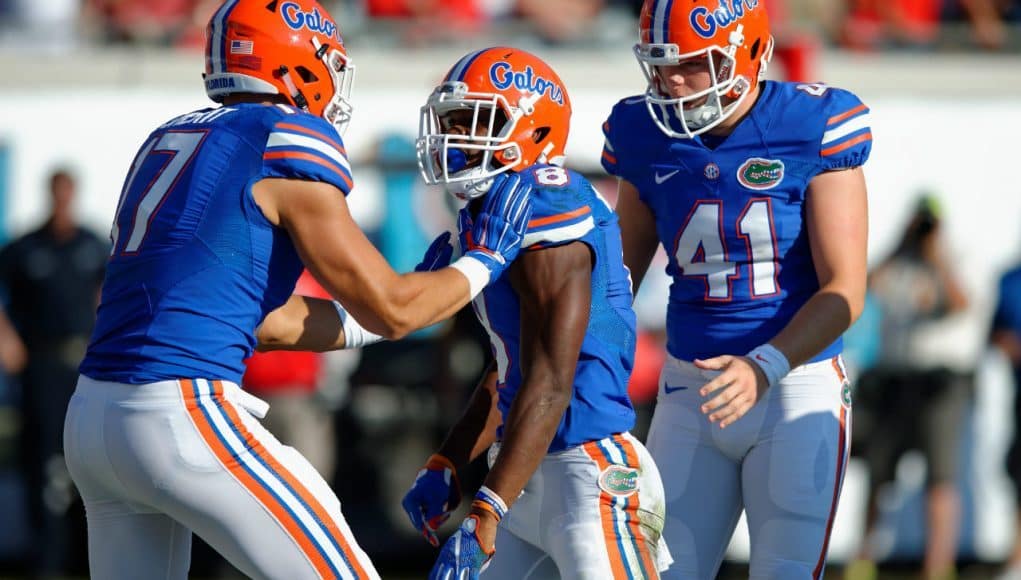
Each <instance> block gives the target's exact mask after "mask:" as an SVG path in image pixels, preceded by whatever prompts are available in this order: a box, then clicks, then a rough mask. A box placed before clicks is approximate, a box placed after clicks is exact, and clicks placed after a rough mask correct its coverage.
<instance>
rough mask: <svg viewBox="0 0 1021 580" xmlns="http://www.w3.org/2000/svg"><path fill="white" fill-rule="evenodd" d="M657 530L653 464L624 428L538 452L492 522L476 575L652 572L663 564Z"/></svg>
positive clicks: (549, 578) (549, 579) (501, 579)
mask: <svg viewBox="0 0 1021 580" xmlns="http://www.w3.org/2000/svg"><path fill="white" fill-rule="evenodd" d="M498 452H499V445H494V446H493V449H491V450H490V465H492V460H493V459H494V458H495V457H496V454H497V453H498ZM662 529H663V483H662V482H661V481H660V478H659V471H658V470H657V469H656V464H655V463H653V461H652V458H651V457H650V456H649V453H648V451H646V450H645V447H643V446H642V444H641V443H639V442H638V440H637V439H635V438H634V437H632V436H631V435H630V434H629V433H621V434H617V435H613V436H611V437H607V438H605V439H601V440H599V441H591V442H589V443H585V444H583V445H579V446H577V447H572V448H570V449H566V450H564V451H560V452H557V453H551V454H549V455H547V456H546V458H545V459H544V460H543V461H542V463H540V464H539V468H538V469H537V470H536V472H535V474H534V475H533V476H532V478H531V479H530V480H529V481H528V484H527V485H526V486H525V489H524V491H522V492H521V496H520V497H519V498H518V499H517V501H516V502H514V504H513V505H512V506H511V509H510V510H509V511H508V512H507V515H506V517H505V518H504V519H503V521H502V522H501V523H500V527H499V529H498V531H497V535H496V554H495V555H494V556H493V560H492V562H491V563H490V565H489V568H488V569H487V570H486V571H485V572H483V574H482V577H483V578H485V579H486V580H556V579H557V578H560V579H563V580H628V579H652V578H659V573H658V570H661V569H664V568H666V567H667V566H669V565H670V554H669V551H668V550H667V548H666V545H665V544H663V543H662V540H661V537H660V536H661V532H662Z"/></svg>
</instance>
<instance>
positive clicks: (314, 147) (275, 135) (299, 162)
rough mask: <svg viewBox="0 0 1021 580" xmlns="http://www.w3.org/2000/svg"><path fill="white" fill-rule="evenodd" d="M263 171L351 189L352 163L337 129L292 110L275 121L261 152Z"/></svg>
mask: <svg viewBox="0 0 1021 580" xmlns="http://www.w3.org/2000/svg"><path fill="white" fill-rule="evenodd" d="M262 166H263V174H264V175H265V176H266V177H283V178H289V179H303V180H306V181H321V182H324V183H329V184H330V185H333V186H335V187H337V188H338V189H340V190H341V191H343V192H344V195H347V194H348V193H350V192H351V187H352V186H353V184H354V183H353V181H352V180H351V164H350V163H349V162H348V159H347V150H346V149H345V148H344V142H343V141H342V140H341V138H340V135H339V134H337V131H336V129H334V128H333V126H332V125H330V124H329V123H327V122H326V120H324V119H322V118H320V117H316V116H313V115H308V114H300V113H298V114H291V115H286V116H284V117H283V118H282V119H280V120H278V121H277V122H276V123H274V124H273V127H272V128H271V129H270V132H269V136H268V137H267V138H266V147H265V149H264V151H263V154H262Z"/></svg>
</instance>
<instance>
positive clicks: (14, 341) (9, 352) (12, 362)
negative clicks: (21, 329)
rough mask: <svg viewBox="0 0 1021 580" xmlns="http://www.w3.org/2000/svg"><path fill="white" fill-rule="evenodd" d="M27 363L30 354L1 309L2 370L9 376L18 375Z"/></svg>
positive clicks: (0, 358) (0, 366)
mask: <svg viewBox="0 0 1021 580" xmlns="http://www.w3.org/2000/svg"><path fill="white" fill-rule="evenodd" d="M26 362H28V352H27V351H26V350H25V343H23V342H21V337H20V336H18V331H17V330H15V329H14V325H13V324H12V323H11V319H10V318H8V317H7V313H6V312H5V311H4V309H3V308H0V370H2V371H3V372H5V373H7V374H12V375H13V374H17V373H20V372H21V371H22V369H24V368H25V363H26Z"/></svg>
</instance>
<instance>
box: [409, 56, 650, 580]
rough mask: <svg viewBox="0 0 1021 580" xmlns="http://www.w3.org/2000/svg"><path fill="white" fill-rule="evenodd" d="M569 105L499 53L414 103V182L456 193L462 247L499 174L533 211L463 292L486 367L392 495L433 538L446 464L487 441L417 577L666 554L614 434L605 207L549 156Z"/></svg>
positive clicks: (469, 59) (622, 308) (635, 566)
mask: <svg viewBox="0 0 1021 580" xmlns="http://www.w3.org/2000/svg"><path fill="white" fill-rule="evenodd" d="M570 116H571V102H570V99H569V98H568V95H567V91H566V89H565V87H564V84H563V82H561V80H560V78H559V77H558V76H557V74H556V73H555V72H554V71H553V70H552V69H551V68H550V67H549V66H548V65H547V64H546V63H545V62H543V61H542V60H540V59H539V58H537V57H536V56H534V55H532V54H529V53H527V52H524V51H522V50H518V49H515V48H506V47H495V48H488V49H485V50H479V51H476V52H472V53H470V54H468V55H466V56H465V57H464V58H462V59H461V60H459V61H458V62H457V63H456V64H455V65H454V66H453V68H451V69H450V71H449V72H448V73H447V75H446V77H445V78H444V79H443V81H442V82H441V83H440V85H439V86H438V87H436V89H435V90H434V91H433V93H432V94H431V95H430V96H429V99H428V101H427V103H426V105H425V106H424V107H423V108H422V117H421V123H420V132H419V139H418V153H419V164H420V166H421V167H422V170H423V174H424V176H425V180H426V181H427V182H429V183H439V184H443V185H444V186H445V187H446V189H447V190H448V191H449V192H450V193H452V194H454V195H456V196H457V197H459V198H461V199H463V200H466V201H467V205H466V206H465V207H464V209H462V210H461V211H460V213H459V241H460V246H461V249H462V251H469V252H470V251H471V248H473V247H474V245H475V244H477V243H478V242H479V240H478V239H476V238H474V236H473V233H472V230H473V224H474V222H475V221H476V220H477V219H478V215H479V214H478V211H479V208H480V206H481V204H482V203H483V202H484V201H485V200H486V198H487V197H488V196H491V195H493V194H494V192H495V191H496V189H495V186H493V185H492V183H493V182H494V180H496V179H498V178H499V176H501V175H510V176H512V177H511V178H510V179H513V180H515V181H519V182H521V183H526V184H528V185H529V186H531V191H532V193H531V196H532V208H533V210H532V211H533V213H532V219H531V221H530V222H529V224H528V230H527V231H526V233H525V236H524V242H523V243H522V248H523V251H522V252H521V253H520V254H519V255H518V257H517V258H516V259H515V260H514V262H513V263H512V264H511V265H510V267H509V268H508V269H507V270H506V272H505V273H504V274H503V275H502V276H501V277H500V278H499V279H498V280H497V281H496V282H494V283H493V284H492V285H490V286H488V287H487V288H486V289H485V290H483V292H482V293H481V294H480V295H479V296H478V297H477V298H476V299H475V300H474V302H473V303H472V306H473V308H474V309H475V312H476V314H477V316H478V319H479V321H480V322H481V323H482V325H483V326H484V327H485V329H486V330H487V332H488V334H489V337H490V341H491V345H492V348H493V352H494V354H495V366H494V367H493V368H491V369H490V370H489V371H488V372H487V373H486V374H485V375H484V376H483V378H482V380H481V381H480V384H479V386H478V388H477V389H476V391H475V393H474V395H473V398H472V400H471V402H470V403H469V406H468V408H467V410H466V411H465V413H464V415H463V416H462V418H461V419H460V421H459V422H458V423H457V424H456V425H455V426H454V427H453V428H452V430H451V431H450V433H449V435H448V436H447V438H446V441H445V442H444V443H443V445H442V447H441V448H440V449H439V451H438V453H436V454H435V455H433V456H432V457H431V458H429V460H428V462H427V463H426V466H425V467H424V468H423V469H422V470H421V471H420V472H419V475H418V478H417V479H416V480H415V482H414V483H413V484H412V487H411V489H410V491H408V493H407V495H406V496H405V498H404V501H403V505H404V508H405V510H406V511H407V513H408V516H409V517H410V519H411V522H412V525H414V526H415V527H416V528H417V529H419V530H420V531H421V532H422V533H423V534H424V535H425V536H426V538H427V539H428V540H429V541H430V542H431V543H432V544H433V545H438V540H437V538H436V529H437V527H438V526H439V525H440V524H441V523H443V521H445V520H446V519H447V518H448V517H449V514H450V511H451V510H453V509H454V508H455V507H456V505H457V503H458V501H459V500H460V495H461V494H460V486H459V485H458V481H457V468H458V467H459V466H463V465H465V464H467V463H468V462H469V461H470V460H472V459H473V458H475V457H477V456H479V455H481V454H482V453H484V452H485V451H486V450H487V449H488V450H489V455H488V457H489V462H490V466H491V470H490V472H489V475H488V477H487V478H486V480H485V485H483V486H482V488H481V489H480V490H479V492H478V493H477V494H476V495H475V499H474V501H473V502H472V506H471V512H470V514H469V515H468V517H467V519H465V520H464V521H463V523H462V524H461V526H460V528H459V529H458V531H457V532H456V533H455V534H454V535H453V536H452V537H451V538H450V539H449V540H448V541H447V542H446V544H445V545H444V546H443V549H442V551H441V552H440V555H439V558H438V560H437V562H436V564H435V566H434V568H433V571H432V574H431V576H430V577H431V578H438V579H442V580H447V579H453V578H477V577H478V574H479V573H480V571H481V569H482V568H483V567H486V566H487V564H488V570H487V572H486V578H491V579H493V578H495V579H505V580H521V579H545V578H557V577H564V578H583V579H593V580H594V579H610V578H614V579H625V578H658V577H659V574H658V570H659V569H660V565H661V563H665V562H668V559H669V557H668V555H667V554H666V552H665V549H661V548H660V546H659V540H660V529H661V527H662V522H663V502H662V490H663V487H662V483H661V482H660V479H659V473H658V471H657V470H656V467H655V465H654V464H653V462H652V461H651V459H650V458H649V455H648V453H647V452H646V451H645V449H644V447H643V446H642V445H641V443H639V442H638V441H637V440H636V439H635V438H634V437H632V436H631V435H630V434H629V433H628V430H629V429H631V427H632V426H633V425H634V420H635V415H634V410H633V409H632V406H631V402H630V400H629V399H628V396H627V390H626V386H627V380H628V376H629V374H630V371H631V367H632V362H633V357H634V349H635V315H634V312H633V311H632V310H631V300H632V298H631V283H630V280H629V279H628V273H627V270H626V269H625V268H624V266H623V264H622V263H621V248H620V233H619V230H618V227H617V218H616V216H615V215H614V214H613V210H612V209H611V208H610V207H609V206H608V205H607V204H606V202H605V201H604V200H603V199H602V198H601V197H600V195H599V193H597V192H596V190H595V189H594V188H593V187H592V185H591V184H590V183H589V182H588V181H587V180H585V178H584V177H582V176H581V175H579V174H577V173H575V172H574V171H570V170H568V169H565V168H564V167H563V163H564V146H565V144H566V141H567V135H568V130H569V124H570ZM433 249H434V250H435V249H436V247H434V248H433ZM427 261H432V260H431V259H427ZM494 550H495V551H496V555H495V556H494Z"/></svg>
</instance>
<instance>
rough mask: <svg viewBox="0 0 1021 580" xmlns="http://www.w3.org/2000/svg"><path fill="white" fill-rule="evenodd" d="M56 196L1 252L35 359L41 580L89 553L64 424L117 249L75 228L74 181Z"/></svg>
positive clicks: (27, 448) (62, 180)
mask: <svg viewBox="0 0 1021 580" xmlns="http://www.w3.org/2000/svg"><path fill="white" fill-rule="evenodd" d="M49 189H50V196H51V213H50V215H49V217H48V218H47V219H46V221H45V223H43V224H42V226H41V227H40V228H39V229H37V230H35V231H32V232H30V233H28V234H26V235H24V236H22V237H20V238H18V239H16V240H14V241H12V242H11V243H10V244H8V245H7V246H6V247H4V248H3V249H2V250H0V287H2V288H3V289H4V290H5V291H6V292H7V293H8V298H9V306H10V308H9V313H10V316H11V319H12V322H13V324H14V328H15V329H16V330H17V332H18V334H19V336H20V337H21V340H22V341H23V342H24V344H25V348H26V349H27V352H28V361H27V364H26V365H25V368H24V370H23V371H22V373H21V374H20V377H19V379H20V383H21V390H22V395H21V406H22V408H21V409H20V411H21V417H22V431H21V445H20V452H21V460H22V468H23V473H24V477H25V485H26V489H27V492H28V498H29V506H28V512H29V518H30V522H29V524H30V526H31V533H32V536H31V538H30V542H29V545H30V546H31V549H32V550H33V552H34V553H33V554H32V555H31V556H30V566H31V570H32V572H33V573H34V574H37V575H39V576H47V575H57V574H61V573H64V572H66V570H67V565H68V561H67V560H68V557H69V551H70V549H71V546H84V545H85V535H84V529H77V528H74V529H72V525H71V524H70V522H69V520H74V521H75V522H76V523H80V519H81V518H80V516H81V515H82V514H80V513H75V514H73V515H74V517H72V516H69V508H70V506H71V504H72V502H73V501H74V499H75V496H76V494H75V492H74V488H73V484H72V483H71V478H70V477H69V476H68V474H67V467H66V465H65V463H64V456H63V430H64V415H65V413H66V412H67V404H68V401H69V400H70V399H71V394H72V393H73V392H74V388H75V383H76V381H77V379H78V363H79V362H80V361H81V359H82V356H83V355H84V353H85V346H86V345H87V344H88V340H89V334H90V333H91V332H92V327H93V324H94V322H95V316H96V312H95V311H96V305H97V303H98V297H99V286H100V284H101V283H102V280H103V271H104V268H105V266H106V257H107V255H108V254H109V253H110V247H109V245H108V244H107V243H106V242H105V241H104V240H102V239H100V238H99V237H98V236H96V235H95V234H93V233H92V232H90V231H88V230H86V229H85V228H83V227H82V226H80V225H79V224H78V222H77V220H76V218H75V215H74V197H75V179H74V176H73V175H72V174H71V173H70V171H68V170H67V169H58V170H56V171H54V172H53V174H52V175H51V176H50V179H49ZM78 511H80V510H78ZM72 534H73V536H74V537H71V536H72ZM71 542H73V544H72V543H71Z"/></svg>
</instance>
